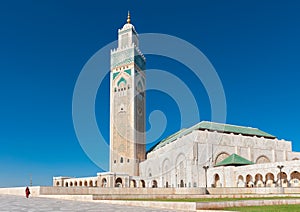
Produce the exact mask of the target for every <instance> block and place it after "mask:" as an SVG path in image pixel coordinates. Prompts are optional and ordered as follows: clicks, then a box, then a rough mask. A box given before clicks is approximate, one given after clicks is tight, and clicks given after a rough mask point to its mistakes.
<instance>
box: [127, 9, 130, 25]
mask: <svg viewBox="0 0 300 212" xmlns="http://www.w3.org/2000/svg"><path fill="white" fill-rule="evenodd" d="M127 23H128V24H130V12H129V10H128V16H127Z"/></svg>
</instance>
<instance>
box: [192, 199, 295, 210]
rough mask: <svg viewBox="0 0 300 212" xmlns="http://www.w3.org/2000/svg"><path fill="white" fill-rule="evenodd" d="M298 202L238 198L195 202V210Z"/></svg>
mask: <svg viewBox="0 0 300 212" xmlns="http://www.w3.org/2000/svg"><path fill="white" fill-rule="evenodd" d="M291 204H294V205H295V204H300V199H281V200H240V201H225V202H197V203H196V209H197V210H209V209H223V208H229V207H231V208H233V207H245V206H247V207H248V206H265V205H291Z"/></svg>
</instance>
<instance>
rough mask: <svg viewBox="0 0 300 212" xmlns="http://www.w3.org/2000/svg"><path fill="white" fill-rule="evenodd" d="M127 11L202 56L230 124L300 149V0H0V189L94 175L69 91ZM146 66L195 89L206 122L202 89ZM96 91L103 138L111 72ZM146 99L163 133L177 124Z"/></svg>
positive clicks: (152, 95)
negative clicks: (161, 120)
mask: <svg viewBox="0 0 300 212" xmlns="http://www.w3.org/2000/svg"><path fill="white" fill-rule="evenodd" d="M127 10H130V11H131V14H132V23H133V24H134V25H135V28H136V30H137V31H138V32H139V33H146V32H150V33H152V32H155V33H165V34H170V35H174V36H177V37H179V38H182V39H184V40H186V41H188V42H190V43H192V44H193V45H194V46H196V47H197V48H199V49H200V50H201V51H202V52H203V53H204V54H205V55H206V56H207V57H208V59H209V60H210V62H211V63H212V64H213V65H214V67H215V69H216V71H217V73H218V75H219V77H220V79H221V81H222V83H223V86H224V91H225V94H226V100H227V123H230V124H237V125H244V126H252V127H257V128H260V129H262V130H263V131H266V132H268V133H270V134H273V135H275V136H277V137H278V138H279V139H286V140H292V141H293V149H294V150H296V151H300V143H299V142H300V135H299V119H300V113H299V112H298V109H299V108H300V100H299V99H300V89H299V86H298V85H299V80H300V73H299V72H300V54H299V52H300V27H299V26H300V13H299V11H300V3H298V2H297V1H292V0H290V1H276V0H251V1H250V0H249V1H248V0H244V1H239V0H227V1H223V0H220V1H156V0H151V1H52V0H51V1H50V0H45V1H33V0H32V1H29V0H28V1H21V0H20V1H7V2H6V3H4V2H1V3H0V38H1V39H0V71H1V77H0V97H1V104H0V145H1V146H0V169H1V173H0V187H3V186H20V185H27V184H29V177H30V175H32V180H33V184H34V185H51V183H52V176H60V175H66V176H91V175H95V174H96V173H97V172H99V171H101V170H100V168H99V167H97V166H96V165H95V164H93V163H92V162H91V161H90V160H89V158H88V157H87V156H86V155H85V153H84V152H83V150H82V149H81V147H80V144H79V142H78V140H77V138H76V134H75V132H74V128H73V122H72V95H73V89H74V86H75V83H76V80H77V77H78V75H79V74H80V71H81V69H82V67H83V66H84V64H85V63H86V62H87V60H88V59H89V58H90V57H91V56H92V55H93V54H94V53H95V52H97V51H98V50H99V49H100V48H101V47H103V46H104V45H106V44H108V43H109V42H112V41H114V40H115V39H116V38H117V29H119V28H120V27H122V26H123V24H124V23H125V20H126V16H127ZM107 60H109V58H107ZM147 68H159V69H163V70H167V71H170V72H172V73H173V74H176V75H178V76H179V77H181V78H182V79H183V80H185V81H186V82H187V84H189V85H190V87H191V89H192V90H197V91H199V92H198V93H197V94H196V95H195V96H196V98H197V102H198V104H199V105H201V119H203V120H210V115H211V114H210V103H209V99H208V97H207V94H206V92H205V90H204V89H203V87H202V85H201V84H200V83H197V82H194V79H193V76H192V75H184V74H183V72H182V70H183V69H185V67H184V66H183V65H182V64H180V63H177V62H176V61H172V60H169V59H166V58H161V57H155V56H147ZM99 92H100V93H99V95H98V97H97V104H96V106H97V108H96V115H97V118H99V119H101V120H106V122H104V123H106V124H101V125H99V126H100V130H101V132H102V134H103V135H104V137H105V138H106V139H108V132H109V131H108V120H109V115H108V113H107V112H106V113H105V112H103V111H107V110H108V108H109V99H108V92H109V91H108V77H107V78H106V80H105V81H104V82H103V84H102V85H101V87H100V89H99ZM100 98H101V99H102V100H103V99H105V101H107V102H106V103H105V102H104V103H103V101H101V102H102V103H98V101H99V100H98V99H100ZM155 99H160V100H161V101H159V102H158V101H155ZM147 100H148V101H147V113H148V114H149V113H150V112H151V111H153V110H155V109H161V110H162V111H166V116H167V118H168V119H169V120H171V121H168V126H167V129H166V131H165V132H164V134H163V135H162V136H161V138H163V137H165V136H167V135H169V134H171V133H173V132H176V131H177V130H179V128H180V126H179V124H178V123H179V122H180V117H178V115H172V113H173V114H176V112H178V109H177V107H176V105H174V102H173V101H172V99H171V98H170V97H168V96H166V95H164V94H162V93H159V92H148V93H147ZM99 154H101V151H100V152H99Z"/></svg>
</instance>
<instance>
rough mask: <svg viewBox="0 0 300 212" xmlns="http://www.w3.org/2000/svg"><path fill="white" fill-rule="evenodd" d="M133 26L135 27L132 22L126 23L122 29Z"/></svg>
mask: <svg viewBox="0 0 300 212" xmlns="http://www.w3.org/2000/svg"><path fill="white" fill-rule="evenodd" d="M131 28H133V29H134V26H133V25H132V24H130V23H126V24H124V26H123V28H122V30H124V29H131Z"/></svg>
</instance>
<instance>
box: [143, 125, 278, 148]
mask: <svg viewBox="0 0 300 212" xmlns="http://www.w3.org/2000/svg"><path fill="white" fill-rule="evenodd" d="M194 130H209V131H217V132H224V133H234V134H242V135H247V136H257V137H265V138H270V139H275V138H276V137H275V136H273V135H271V134H269V133H266V132H263V131H261V130H260V129H257V128H252V127H242V126H236V125H230V124H221V123H215V122H209V121H202V122H200V123H198V124H196V125H194V126H192V127H190V128H188V129H181V130H180V131H178V132H176V133H174V134H172V135H170V136H169V137H167V138H165V139H163V140H162V141H160V142H158V143H157V144H156V145H154V146H153V147H152V148H150V149H149V150H148V151H147V153H149V152H151V151H154V150H157V149H159V148H161V147H163V146H165V145H167V144H169V143H171V142H173V141H175V140H176V139H177V138H180V137H182V136H184V135H187V134H189V133H191V132H192V131H194Z"/></svg>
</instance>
